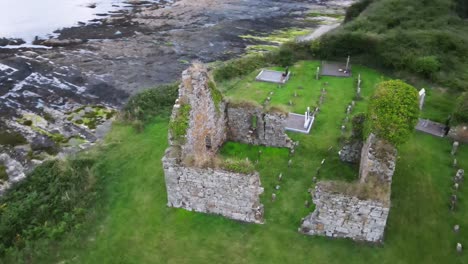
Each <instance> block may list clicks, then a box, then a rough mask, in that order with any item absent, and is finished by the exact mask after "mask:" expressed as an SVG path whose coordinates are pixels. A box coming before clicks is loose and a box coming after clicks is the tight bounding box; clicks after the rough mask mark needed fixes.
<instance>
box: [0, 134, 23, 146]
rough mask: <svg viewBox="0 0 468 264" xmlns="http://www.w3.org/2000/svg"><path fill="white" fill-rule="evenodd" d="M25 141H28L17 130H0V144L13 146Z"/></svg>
mask: <svg viewBox="0 0 468 264" xmlns="http://www.w3.org/2000/svg"><path fill="white" fill-rule="evenodd" d="M26 143H28V141H27V140H26V138H24V137H23V136H22V135H21V134H20V133H18V132H14V131H13V132H9V131H0V145H4V146H12V147H14V146H18V145H24V144H26Z"/></svg>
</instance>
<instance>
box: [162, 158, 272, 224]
mask: <svg viewBox="0 0 468 264" xmlns="http://www.w3.org/2000/svg"><path fill="white" fill-rule="evenodd" d="M171 151H173V149H169V150H168V153H166V156H165V157H164V158H163V166H164V175H165V179H166V189H167V199H168V206H170V207H176V208H184V209H186V210H189V211H196V212H203V213H212V214H219V215H223V216H225V217H228V218H231V219H235V220H240V221H244V222H252V223H259V224H260V223H263V205H262V204H261V203H260V198H259V196H260V194H262V193H263V188H262V186H261V182H260V176H259V174H258V173H257V172H255V173H252V174H240V173H233V172H228V171H223V170H220V169H212V168H195V167H184V166H181V165H179V164H178V162H177V159H176V158H172V157H171V155H172V154H171V153H170V152H171Z"/></svg>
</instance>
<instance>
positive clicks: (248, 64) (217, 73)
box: [213, 54, 267, 81]
mask: <svg viewBox="0 0 468 264" xmlns="http://www.w3.org/2000/svg"><path fill="white" fill-rule="evenodd" d="M266 65H267V61H266V59H265V57H264V56H263V55H262V54H256V55H249V56H246V57H242V58H238V59H233V60H229V61H226V62H224V63H223V64H222V65H220V66H219V67H216V68H215V69H214V73H213V76H214V78H215V80H216V81H224V80H229V79H232V78H236V77H241V76H244V75H247V74H249V73H251V72H252V71H254V70H256V69H258V68H262V67H264V66H266Z"/></svg>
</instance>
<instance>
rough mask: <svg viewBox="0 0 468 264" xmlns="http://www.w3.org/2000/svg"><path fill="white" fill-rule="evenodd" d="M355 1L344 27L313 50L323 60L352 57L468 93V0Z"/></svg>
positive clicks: (314, 46) (315, 44) (328, 35)
mask: <svg viewBox="0 0 468 264" xmlns="http://www.w3.org/2000/svg"><path fill="white" fill-rule="evenodd" d="M368 2H369V1H361V2H357V3H356V4H355V5H354V6H352V7H351V8H350V9H349V11H348V15H347V17H349V18H347V20H351V19H352V18H354V17H355V16H356V15H357V14H358V13H359V14H360V15H359V16H358V17H355V18H354V19H353V20H352V21H350V22H349V23H346V24H345V25H344V26H343V27H341V28H340V29H338V30H336V31H334V32H333V33H331V34H327V35H326V36H325V37H324V38H323V39H322V40H321V41H320V42H319V43H314V44H313V51H315V53H317V54H318V55H320V56H321V57H324V58H334V57H345V56H347V55H351V56H353V57H354V58H355V59H356V60H357V59H359V60H363V61H364V62H366V63H368V64H371V65H378V66H381V67H386V68H389V69H392V70H396V71H402V72H409V73H415V74H418V75H419V76H421V77H424V78H427V79H429V80H431V81H434V82H437V83H439V84H442V85H444V86H447V87H449V88H452V89H456V90H468V71H467V70H466V69H467V68H468V60H467V58H468V34H466V32H467V31H468V23H467V22H466V21H464V20H463V19H462V18H460V16H459V15H458V14H457V12H456V11H459V12H458V13H466V6H467V4H466V1H462V0H459V1H458V4H457V5H456V3H455V2H454V0H431V1H428V0H380V1H371V3H370V5H369V6H368V7H367V8H366V9H365V11H364V12H361V11H362V10H363V7H365V6H366V3H367V4H368Z"/></svg>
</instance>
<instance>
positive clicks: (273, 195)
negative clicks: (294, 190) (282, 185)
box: [271, 193, 276, 202]
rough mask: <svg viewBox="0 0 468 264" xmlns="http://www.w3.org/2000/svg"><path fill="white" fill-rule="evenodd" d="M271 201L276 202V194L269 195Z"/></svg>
mask: <svg viewBox="0 0 468 264" xmlns="http://www.w3.org/2000/svg"><path fill="white" fill-rule="evenodd" d="M271 201H272V202H274V201H276V193H273V194H272V195H271Z"/></svg>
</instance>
